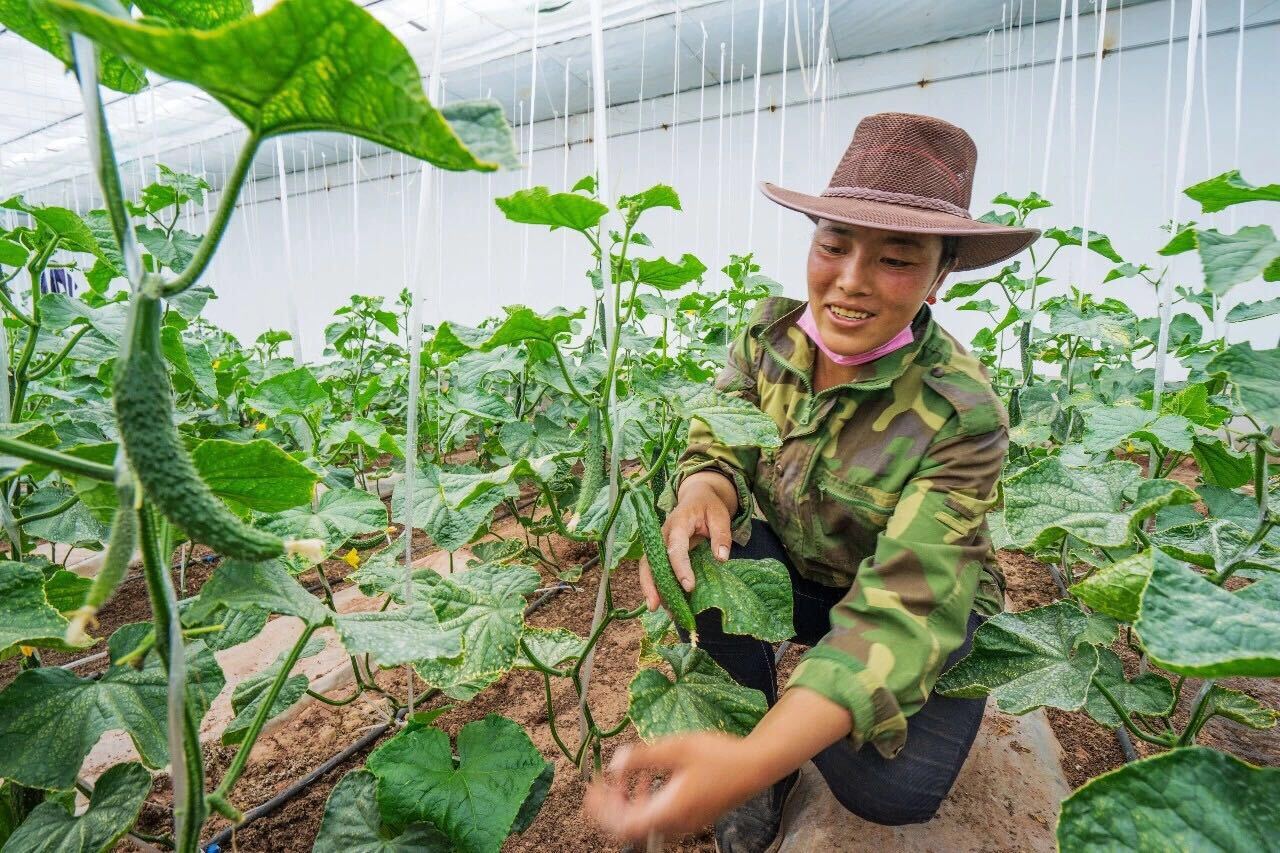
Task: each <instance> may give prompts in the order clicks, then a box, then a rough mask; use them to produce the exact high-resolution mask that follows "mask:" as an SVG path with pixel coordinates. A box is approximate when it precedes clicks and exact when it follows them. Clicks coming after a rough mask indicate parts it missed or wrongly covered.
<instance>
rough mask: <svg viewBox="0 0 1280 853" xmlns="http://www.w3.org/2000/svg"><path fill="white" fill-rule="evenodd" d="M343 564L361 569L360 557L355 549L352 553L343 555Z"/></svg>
mask: <svg viewBox="0 0 1280 853" xmlns="http://www.w3.org/2000/svg"><path fill="white" fill-rule="evenodd" d="M342 562H344V563H346V564H347V565H348V566H350V567H351V568H353V569H358V568H360V555H359V554H357V553H356V549H355V548H352V549H351V550H350V551H348V552H347V553H345V554H343V555H342Z"/></svg>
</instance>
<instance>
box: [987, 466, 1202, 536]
mask: <svg viewBox="0 0 1280 853" xmlns="http://www.w3.org/2000/svg"><path fill="white" fill-rule="evenodd" d="M1004 488H1005V510H1004V519H1005V525H1006V527H1007V529H1008V532H1009V535H1010V537H1011V538H1012V539H1013V542H1014V543H1015V544H1017V545H1018V546H1019V547H1023V548H1027V549H1028V550H1031V549H1038V548H1043V547H1045V546H1047V545H1050V544H1052V543H1054V542H1056V541H1058V540H1060V539H1061V538H1062V537H1063V536H1065V535H1068V534H1070V535H1071V536H1074V537H1076V538H1077V539H1080V540H1081V541H1083V542H1087V543H1088V544H1090V545H1098V546H1101V547H1104V548H1107V547H1118V546H1121V545H1125V544H1128V543H1129V542H1130V541H1131V539H1132V537H1133V531H1134V529H1135V528H1136V527H1138V526H1139V525H1140V524H1141V523H1142V521H1143V519H1145V518H1147V517H1148V516H1150V515H1152V514H1153V513H1155V512H1156V511H1158V510H1160V509H1162V508H1164V507H1166V506H1170V505H1174V504H1189V503H1194V502H1195V500H1196V494H1195V492H1193V491H1191V490H1190V489H1188V488H1187V487H1186V486H1183V485H1182V484H1181V483H1177V482H1175V481H1173V480H1146V479H1144V478H1143V476H1142V469H1141V468H1139V467H1138V466H1137V465H1136V464H1134V463H1132V462H1122V461H1118V460H1117V461H1111V462H1106V463H1104V464H1102V465H1098V466H1095V467H1092V468H1068V467H1067V466H1065V465H1063V464H1062V462H1061V461H1059V460H1058V459H1057V458H1054V457H1051V458H1048V459H1042V460H1041V461H1039V462H1037V463H1036V464H1034V465H1031V466H1029V467H1027V468H1024V469H1023V470H1021V471H1019V472H1018V473H1017V474H1014V475H1013V476H1011V477H1009V478H1007V479H1006V480H1005V481H1004Z"/></svg>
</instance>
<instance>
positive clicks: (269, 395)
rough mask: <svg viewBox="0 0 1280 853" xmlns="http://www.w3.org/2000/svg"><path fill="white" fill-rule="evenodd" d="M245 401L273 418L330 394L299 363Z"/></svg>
mask: <svg viewBox="0 0 1280 853" xmlns="http://www.w3.org/2000/svg"><path fill="white" fill-rule="evenodd" d="M326 2H327V0H326ZM275 8H277V9H278V8H280V7H279V6H277V7H275ZM245 402H246V403H248V404H249V405H251V406H253V407H254V408H255V409H257V410H258V411H260V412H262V413H263V414H264V415H266V416H267V417H271V418H275V417H279V416H280V415H283V414H294V415H301V414H306V413H308V412H311V411H313V410H316V409H319V408H321V407H322V406H324V405H325V404H326V403H328V402H329V395H328V394H326V393H325V392H324V389H323V388H321V387H320V383H319V382H317V381H316V377H315V375H314V374H313V373H312V372H311V370H310V368H306V367H298V368H295V369H294V370H289V371H286V372H284V373H277V374H276V375H275V376H272V377H271V378H270V379H267V380H265V381H263V382H261V383H260V384H259V385H258V387H257V388H255V389H253V391H252V392H251V393H250V394H249V396H248V397H247V398H246V400H245Z"/></svg>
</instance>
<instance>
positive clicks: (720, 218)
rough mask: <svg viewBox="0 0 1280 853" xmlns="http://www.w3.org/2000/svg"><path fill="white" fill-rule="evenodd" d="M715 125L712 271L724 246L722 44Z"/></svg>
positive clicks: (722, 45) (717, 264)
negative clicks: (713, 248) (716, 135)
mask: <svg viewBox="0 0 1280 853" xmlns="http://www.w3.org/2000/svg"><path fill="white" fill-rule="evenodd" d="M716 125H717V126H718V127H719V139H718V140H717V142H716V153H717V156H716V191H715V197H716V239H715V246H716V250H715V254H714V255H713V256H712V257H713V258H714V264H713V266H712V269H716V268H717V267H719V265H720V263H721V261H722V260H723V258H722V257H721V255H720V250H721V247H722V246H723V245H724V244H723V242H722V240H723V236H724V231H723V230H722V228H723V225H724V161H725V160H726V159H728V158H727V152H726V151H725V150H724V42H720V109H719V113H718V115H717V120H716Z"/></svg>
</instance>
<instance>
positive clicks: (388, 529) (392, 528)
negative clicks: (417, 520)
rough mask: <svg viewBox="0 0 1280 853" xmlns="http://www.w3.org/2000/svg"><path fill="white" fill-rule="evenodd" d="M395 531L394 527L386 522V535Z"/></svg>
mask: <svg viewBox="0 0 1280 853" xmlns="http://www.w3.org/2000/svg"><path fill="white" fill-rule="evenodd" d="M395 532H396V529H395V528H394V527H392V526H391V525H390V524H388V525H387V529H386V534H387V535H388V536H391V535H392V534H394V533H395Z"/></svg>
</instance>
